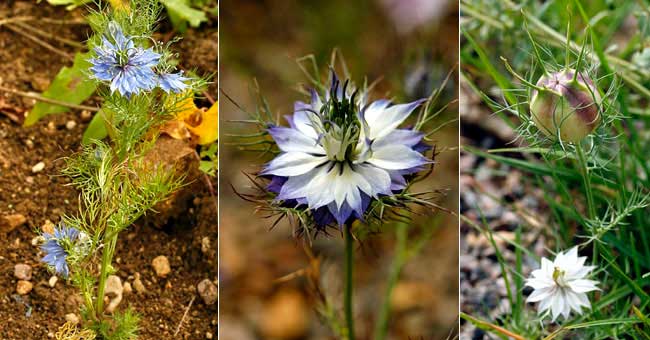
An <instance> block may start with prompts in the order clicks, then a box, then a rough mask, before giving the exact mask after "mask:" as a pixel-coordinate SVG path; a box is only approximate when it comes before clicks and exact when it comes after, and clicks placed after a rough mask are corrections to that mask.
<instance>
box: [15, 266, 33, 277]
mask: <svg viewBox="0 0 650 340" xmlns="http://www.w3.org/2000/svg"><path fill="white" fill-rule="evenodd" d="M14 276H15V277H16V278H17V279H19V280H26V281H29V280H31V279H32V267H31V266H30V265H28V264H24V263H19V264H17V265H15V266H14Z"/></svg>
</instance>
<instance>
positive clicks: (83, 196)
mask: <svg viewBox="0 0 650 340" xmlns="http://www.w3.org/2000/svg"><path fill="white" fill-rule="evenodd" d="M100 8H101V10H99V11H96V12H93V13H92V14H91V15H90V17H89V18H88V21H89V23H90V24H91V26H92V28H93V29H94V31H95V35H94V36H93V37H91V38H90V41H89V44H90V46H91V47H93V48H92V50H91V52H89V54H90V57H89V62H90V66H89V68H88V70H87V75H88V78H89V79H88V80H87V81H96V82H98V85H99V87H98V88H99V94H100V95H101V97H102V99H103V101H102V104H101V106H102V107H101V110H100V111H99V112H98V113H97V114H98V117H96V119H98V120H99V123H100V124H103V125H104V126H105V127H106V130H107V131H108V138H107V139H105V140H93V141H92V142H91V143H89V144H88V145H84V147H83V149H82V150H81V151H80V152H79V153H78V154H76V155H74V156H72V157H70V158H68V159H66V166H65V167H64V169H63V175H65V176H67V177H69V178H70V180H71V185H72V186H74V187H75V188H76V189H78V190H79V193H80V194H79V197H80V203H79V204H80V209H79V212H78V213H77V214H76V215H66V216H63V217H62V222H61V223H60V225H59V226H58V227H56V228H55V229H54V230H52V231H46V232H44V233H43V237H44V243H43V245H42V247H41V249H42V250H43V253H44V257H43V258H42V261H43V262H44V263H45V264H46V265H47V266H48V267H49V268H50V269H51V270H52V272H53V273H54V274H55V275H58V276H60V277H62V278H64V279H67V281H68V282H69V283H71V284H73V285H74V286H75V287H76V288H77V289H79V291H80V293H81V296H82V299H83V306H82V308H81V316H82V319H83V320H82V323H81V324H82V326H83V328H84V329H83V330H80V333H79V334H92V335H93V336H94V337H95V338H97V339H106V340H112V339H116V340H117V339H120V340H125V339H135V338H137V330H138V316H137V314H135V313H134V312H132V311H131V310H130V309H128V308H127V309H126V310H118V309H116V306H117V305H116V304H109V306H105V299H106V298H107V296H105V294H104V292H105V289H106V282H107V280H108V278H109V276H110V275H113V274H115V273H116V271H117V270H116V268H115V267H114V265H113V257H114V255H115V252H116V248H117V245H118V240H119V235H120V233H121V232H122V231H123V230H125V229H127V228H128V227H129V226H131V225H132V224H133V223H135V222H136V221H138V219H139V218H140V217H141V216H143V215H144V214H145V213H146V212H147V211H149V210H151V209H152V208H153V207H154V206H155V205H157V204H158V203H160V202H162V201H163V200H165V199H167V197H169V195H170V194H172V193H173V192H174V191H175V190H177V189H178V188H180V187H181V186H182V185H183V177H182V175H181V174H176V173H175V172H174V171H170V168H169V165H161V164H157V163H156V162H155V161H152V160H151V159H150V158H148V157H147V156H148V155H149V152H150V151H151V148H152V147H153V146H154V145H155V144H156V140H157V137H158V135H159V133H160V128H161V126H163V125H164V123H165V122H167V121H168V120H171V119H174V115H175V114H176V113H177V112H178V111H179V110H181V108H182V105H183V104H182V103H183V102H185V101H186V100H187V99H188V98H191V97H193V96H194V93H195V92H197V91H200V90H201V87H202V86H203V85H204V84H205V83H206V81H205V80H202V79H198V78H196V77H193V76H191V75H184V74H183V73H182V71H180V70H177V68H176V66H175V65H176V63H177V62H176V61H175V60H174V59H175V55H174V54H173V53H171V52H170V49H169V47H170V44H171V43H168V44H162V43H160V42H157V41H155V40H154V39H153V38H152V33H153V28H154V25H155V23H156V22H157V20H158V15H159V12H160V3H159V1H158V0H131V1H129V5H128V6H126V7H125V8H120V9H117V10H115V11H111V10H110V7H105V6H102V5H101V4H100ZM173 41H174V40H172V42H173ZM214 128H215V129H216V126H215V127H214ZM111 305H112V306H111ZM71 327H76V326H74V325H65V326H64V327H63V328H62V329H66V330H67V331H69V330H70V329H71ZM84 338H86V337H84ZM75 339H77V338H75Z"/></svg>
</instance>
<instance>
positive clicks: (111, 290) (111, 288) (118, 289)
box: [104, 275, 124, 313]
mask: <svg viewBox="0 0 650 340" xmlns="http://www.w3.org/2000/svg"><path fill="white" fill-rule="evenodd" d="M104 287H105V288H104V295H105V296H106V297H108V298H109V299H110V302H109V303H108V305H107V306H106V312H107V313H113V312H114V311H115V309H116V308H117V306H118V305H119V304H120V302H122V292H123V291H124V288H123V287H122V280H121V279H120V277H119V276H117V275H109V276H108V277H107V278H106V285H105V286H104Z"/></svg>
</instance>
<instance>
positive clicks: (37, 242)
mask: <svg viewBox="0 0 650 340" xmlns="http://www.w3.org/2000/svg"><path fill="white" fill-rule="evenodd" d="M43 243H45V237H43V236H41V235H38V236H34V237H33V238H32V245H33V246H34V247H36V246H38V245H40V244H43Z"/></svg>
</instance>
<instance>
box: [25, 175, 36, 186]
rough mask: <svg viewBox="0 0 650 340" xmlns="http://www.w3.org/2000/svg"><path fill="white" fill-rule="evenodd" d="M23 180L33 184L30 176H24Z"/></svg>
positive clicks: (32, 178)
mask: <svg viewBox="0 0 650 340" xmlns="http://www.w3.org/2000/svg"><path fill="white" fill-rule="evenodd" d="M25 182H26V183H27V184H34V177H32V176H27V177H25Z"/></svg>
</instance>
